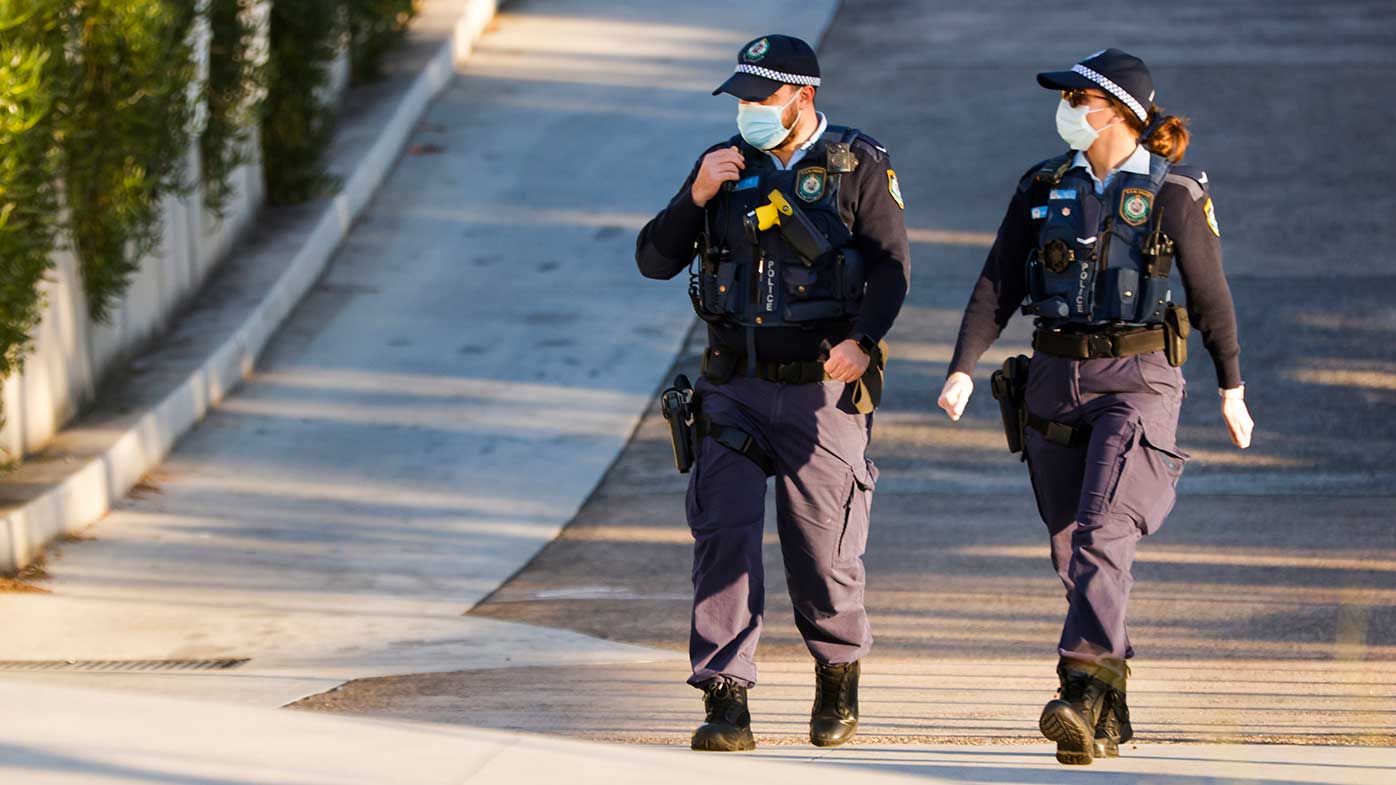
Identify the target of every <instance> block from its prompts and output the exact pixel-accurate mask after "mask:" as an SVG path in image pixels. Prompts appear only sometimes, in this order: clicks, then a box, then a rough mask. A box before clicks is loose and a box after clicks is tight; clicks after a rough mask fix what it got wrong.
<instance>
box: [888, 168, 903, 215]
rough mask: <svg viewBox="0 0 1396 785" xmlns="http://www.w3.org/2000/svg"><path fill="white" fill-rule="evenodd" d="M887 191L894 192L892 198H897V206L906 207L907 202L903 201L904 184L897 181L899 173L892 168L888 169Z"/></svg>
mask: <svg viewBox="0 0 1396 785" xmlns="http://www.w3.org/2000/svg"><path fill="white" fill-rule="evenodd" d="M887 192H888V193H890V194H892V198H893V199H896V200H897V206H898V207H900V208H902V209H903V210H905V209H906V202H903V201H902V186H901V184H900V183H898V182H897V173H896V172H894V171H892V170H891V169H888V170H887Z"/></svg>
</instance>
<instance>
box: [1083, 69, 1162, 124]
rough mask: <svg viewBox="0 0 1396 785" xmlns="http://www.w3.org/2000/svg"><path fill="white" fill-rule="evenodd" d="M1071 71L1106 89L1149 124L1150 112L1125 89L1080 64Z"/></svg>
mask: <svg viewBox="0 0 1396 785" xmlns="http://www.w3.org/2000/svg"><path fill="white" fill-rule="evenodd" d="M1071 70H1072V71H1075V72H1076V73H1078V74H1080V75H1082V76H1084V77H1086V78H1087V79H1089V80H1091V81H1092V82H1095V83H1096V84H1098V85H1100V86H1101V87H1102V88H1104V89H1105V90H1106V91H1107V92H1109V93H1110V94H1111V95H1113V96H1115V97H1116V98H1118V99H1120V101H1121V102H1122V103H1124V105H1125V106H1128V107H1129V109H1130V111H1131V112H1134V114H1135V115H1137V116H1138V117H1139V119H1140V120H1141V121H1142V122H1146V123H1147V122H1149V112H1148V111H1147V110H1145V109H1144V107H1143V106H1140V105H1139V102H1138V101H1136V100H1135V99H1134V96H1132V95H1130V94H1129V93H1127V92H1125V89H1124V88H1123V87H1120V86H1119V85H1117V84H1115V83H1114V82H1112V81H1110V80H1109V79H1106V78H1105V77H1104V76H1101V75H1100V74H1098V73H1096V72H1095V71H1092V70H1091V69H1089V68H1087V67H1086V66H1084V65H1081V64H1080V63H1077V64H1076V65H1073V66H1072V67H1071Z"/></svg>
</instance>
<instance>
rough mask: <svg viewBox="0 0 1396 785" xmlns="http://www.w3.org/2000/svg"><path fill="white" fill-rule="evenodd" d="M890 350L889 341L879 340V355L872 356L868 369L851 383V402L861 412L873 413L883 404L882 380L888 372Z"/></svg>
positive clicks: (855, 409)
mask: <svg viewBox="0 0 1396 785" xmlns="http://www.w3.org/2000/svg"><path fill="white" fill-rule="evenodd" d="M888 351H889V349H888V346H887V342H886V341H878V342H877V355H876V356H875V357H873V358H871V361H870V362H869V363H868V369H867V370H866V371H863V375H862V376H861V377H860V378H859V379H858V381H856V382H854V383H853V384H851V385H849V386H850V387H851V388H852V389H851V391H850V393H849V396H850V397H849V403H851V404H852V405H853V409H854V411H856V412H858V413H859V414H872V413H873V412H874V411H876V410H877V407H879V406H881V405H882V380H883V378H884V377H885V376H886V373H887V353H888Z"/></svg>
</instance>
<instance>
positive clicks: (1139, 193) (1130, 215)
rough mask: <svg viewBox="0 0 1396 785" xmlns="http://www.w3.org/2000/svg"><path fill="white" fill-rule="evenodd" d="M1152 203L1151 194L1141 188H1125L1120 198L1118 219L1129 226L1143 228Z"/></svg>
mask: <svg viewBox="0 0 1396 785" xmlns="http://www.w3.org/2000/svg"><path fill="white" fill-rule="evenodd" d="M1153 203H1154V197H1153V194H1150V193H1149V192H1148V191H1146V190H1144V189H1143V188H1126V189H1125V192H1124V194H1122V195H1121V196H1120V217H1121V218H1123V219H1124V220H1125V223H1127V224H1129V225H1130V226H1143V225H1144V222H1145V221H1147V220H1149V208H1151V207H1152V206H1153Z"/></svg>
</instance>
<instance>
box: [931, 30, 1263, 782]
mask: <svg viewBox="0 0 1396 785" xmlns="http://www.w3.org/2000/svg"><path fill="white" fill-rule="evenodd" d="M1037 80H1038V82H1039V83H1040V84H1041V85H1042V86H1043V87H1046V88H1049V89H1053V90H1059V91H1061V94H1062V100H1061V103H1060V105H1059V106H1058V108H1057V130H1058V132H1059V133H1060V135H1061V137H1062V138H1063V139H1064V140H1065V141H1066V143H1067V144H1068V145H1070V147H1071V150H1069V151H1068V152H1066V153H1065V154H1063V155H1060V156H1058V157H1056V158H1052V159H1050V160H1047V161H1044V162H1042V163H1040V164H1038V165H1036V166H1034V167H1033V168H1032V169H1030V170H1029V171H1028V172H1027V174H1026V175H1024V176H1023V178H1022V180H1021V181H1020V182H1019V184H1018V189H1017V192H1016V193H1015V194H1014V195H1013V199H1012V202H1011V203H1010V204H1009V208H1008V214H1007V216H1005V217H1004V219H1003V223H1002V225H1001V226H1000V227H999V231H998V236H997V238H996V240H995V242H994V246H993V248H992V250H991V251H990V252H989V257H988V259H987V261H986V262H985V264H984V270H983V272H982V273H981V275H980V277H979V281H978V283H977V284H976V285H975V287H974V291H973V293H972V295H971V297H970V301H969V305H968V307H967V308H966V309H965V315H964V319H963V321H962V322H961V325H960V333H959V339H958V341H957V343H956V346H955V354H954V357H953V359H952V361H951V366H950V373H949V376H948V378H947V379H946V382H945V387H944V389H943V391H942V393H941V397H940V406H941V407H942V408H943V409H944V410H945V411H946V413H947V414H949V415H950V417H951V419H956V420H958V419H959V417H960V414H961V413H962V412H963V411H964V407H965V403H966V402H967V401H968V399H969V396H970V392H971V390H972V388H973V383H972V382H971V380H970V373H971V372H972V371H973V370H974V366H975V364H976V362H977V361H978V359H979V357H980V356H981V355H982V354H983V353H984V351H985V350H986V349H987V348H988V347H989V345H990V344H991V343H992V342H993V341H994V340H995V339H996V338H997V337H998V335H999V334H1000V333H1001V332H1002V330H1003V327H1004V326H1005V325H1006V324H1007V322H1008V320H1009V318H1010V317H1011V316H1012V315H1013V313H1014V311H1016V310H1018V307H1019V306H1020V305H1022V307H1023V308H1022V309H1023V311H1024V313H1027V314H1030V315H1033V316H1035V317H1036V328H1037V329H1036V331H1035V333H1034V336H1033V348H1034V354H1033V357H1032V360H1031V365H1030V368H1029V370H1028V372H1027V374H1026V376H1027V379H1026V391H1025V393H1024V394H1023V397H1024V398H1025V406H1024V407H1023V408H1025V410H1026V411H1025V417H1024V420H1022V422H1024V424H1025V426H1026V427H1025V429H1024V431H1023V447H1024V451H1025V456H1026V460H1027V463H1028V470H1029V475H1030V476H1031V478H1032V486H1033V491H1034V494H1035V495H1036V497H1037V505H1038V510H1039V511H1040V513H1041V515H1042V518H1043V520H1044V522H1045V523H1046V524H1047V528H1048V531H1049V532H1050V534H1051V551H1052V562H1053V565H1054V566H1055V568H1056V570H1057V573H1058V574H1059V575H1060V576H1061V579H1062V582H1063V583H1064V584H1065V585H1066V590H1067V598H1068V602H1069V605H1070V607H1069V610H1068V612H1067V617H1066V623H1065V627H1064V629H1063V631H1062V636H1061V641H1060V643H1059V654H1060V657H1061V660H1060V664H1059V666H1058V668H1057V672H1058V675H1059V677H1060V680H1061V689H1060V691H1059V693H1058V696H1057V699H1056V700H1053V701H1051V702H1050V703H1048V704H1047V706H1046V708H1044V709H1043V712H1042V717H1041V720H1040V726H1041V729H1042V732H1043V734H1044V735H1045V736H1047V738H1049V739H1052V740H1053V741H1056V742H1057V760H1058V761H1060V762H1062V763H1067V764H1087V763H1090V762H1091V759H1092V757H1093V756H1095V757H1102V756H1114V755H1117V754H1118V744H1119V742H1121V741H1127V740H1128V739H1129V738H1130V737H1131V736H1132V730H1131V728H1130V725H1129V713H1128V709H1127V707H1126V705H1125V678H1126V675H1127V673H1128V668H1127V667H1126V664H1125V661H1126V660H1127V659H1128V658H1129V657H1131V656H1133V650H1132V649H1131V647H1130V643H1129V633H1128V629H1127V627H1126V622H1125V611H1126V605H1127V602H1128V598H1129V591H1130V587H1131V585H1132V584H1133V577H1132V576H1131V568H1132V565H1133V561H1134V555H1135V548H1136V545H1137V543H1138V541H1139V538H1140V537H1141V536H1144V535H1147V534H1150V533H1152V532H1153V531H1155V530H1156V529H1157V528H1158V527H1159V525H1160V524H1161V523H1163V519H1164V517H1165V516H1167V514H1168V513H1169V511H1170V510H1171V509H1172V507H1173V502H1174V487H1175V484H1176V483H1177V480H1178V476H1179V475H1180V474H1181V472H1182V469H1183V463H1184V462H1185V461H1186V460H1187V455H1186V454H1185V453H1183V452H1182V451H1181V450H1179V449H1178V447H1177V446H1176V444H1175V436H1176V432H1177V425H1178V412H1179V407H1180V405H1181V403H1182V399H1183V377H1182V374H1181V372H1180V371H1179V370H1178V367H1177V366H1178V365H1181V364H1182V360H1183V359H1184V356H1185V350H1186V338H1187V332H1188V329H1189V327H1188V325H1189V323H1191V325H1193V326H1196V328H1197V329H1198V330H1199V331H1200V332H1201V333H1202V342H1203V345H1204V346H1205V347H1206V349H1207V351H1208V353H1209V354H1210V355H1211V358H1212V361H1213V363H1214V365H1215V366H1216V374H1217V380H1218V382H1219V386H1220V393H1221V398H1222V417H1223V419H1224V420H1225V421H1226V425H1227V428H1228V429H1229V430H1230V434H1231V438H1232V441H1233V442H1235V444H1236V445H1237V446H1238V447H1241V448H1243V449H1244V448H1245V447H1247V446H1248V445H1249V443H1250V434H1251V428H1252V422H1251V418H1250V416H1249V414H1248V413H1247V410H1246V404H1245V402H1244V401H1243V393H1244V390H1245V388H1244V386H1243V384H1242V382H1241V373H1240V364H1239V361H1238V356H1239V353H1240V347H1239V344H1238V342H1237V336H1236V318H1235V313H1234V311H1233V308H1232V302H1231V294H1230V291H1229V289H1228V288H1227V283H1226V278H1225V276H1224V275H1223V273H1222V267H1221V244H1220V240H1219V238H1220V236H1221V232H1220V230H1219V229H1218V226H1217V221H1216V217H1215V215H1214V214H1213V210H1212V200H1211V198H1210V197H1209V195H1208V189H1207V175H1206V173H1205V172H1203V171H1202V170H1200V169H1197V168H1194V167H1189V166H1182V165H1179V164H1178V161H1179V160H1180V159H1181V158H1182V157H1183V152H1184V151H1185V150H1186V148H1187V145H1188V131H1187V129H1186V128H1185V126H1184V122H1183V121H1182V120H1180V119H1178V118H1176V117H1171V116H1165V115H1163V113H1162V110H1161V109H1160V108H1159V107H1158V106H1156V105H1154V104H1153V98H1154V89H1153V80H1152V79H1151V78H1150V76H1149V72H1148V69H1147V68H1145V66H1144V63H1143V62H1142V61H1141V60H1139V59H1138V58H1136V57H1133V56H1131V55H1128V54H1125V53H1124V52H1121V51H1119V50H1118V49H1108V50H1105V51H1102V52H1098V53H1096V54H1094V55H1091V56H1090V57H1088V58H1086V59H1084V60H1082V61H1081V62H1079V63H1077V64H1076V65H1074V66H1073V67H1072V68H1071V70H1069V71H1058V72H1052V73H1043V74H1038V77H1037ZM1175 263H1176V265H1177V266H1178V271H1179V274H1180V277H1181V279H1182V283H1183V287H1184V289H1185V291H1186V294H1187V308H1186V310H1184V309H1183V308H1181V307H1179V306H1177V305H1174V304H1173V302H1172V297H1171V292H1170V290H1169V286H1170V284H1169V273H1170V271H1171V269H1172V266H1173V265H1174V264H1175ZM1010 362H1012V361H1010ZM1011 375H1012V374H1011V373H1010V374H1009V376H1010V377H1011ZM996 394H998V393H996Z"/></svg>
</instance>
